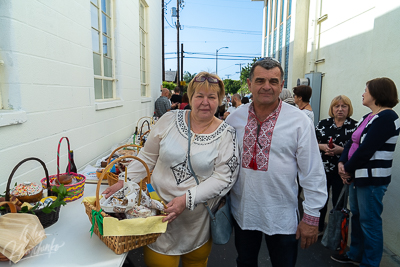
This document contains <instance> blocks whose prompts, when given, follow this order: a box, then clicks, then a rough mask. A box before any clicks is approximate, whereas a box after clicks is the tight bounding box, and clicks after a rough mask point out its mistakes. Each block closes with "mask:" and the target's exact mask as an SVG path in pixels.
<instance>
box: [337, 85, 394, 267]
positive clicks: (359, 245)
mask: <svg viewBox="0 0 400 267" xmlns="http://www.w3.org/2000/svg"><path fill="white" fill-rule="evenodd" d="M398 102H399V100H398V95H397V89H396V85H395V84H394V82H393V81H392V80H390V79H389V78H376V79H373V80H371V81H368V82H367V87H366V88H365V92H364V94H363V105H364V106H366V107H368V108H370V109H371V113H369V114H367V115H365V116H364V117H363V118H362V120H361V121H360V122H359V124H358V128H357V130H356V131H355V132H354V133H353V135H352V137H351V140H350V142H348V143H347V145H346V146H345V148H344V150H343V153H342V156H341V157H340V159H339V164H338V167H339V174H340V177H341V178H342V180H343V183H345V184H349V185H350V184H351V186H350V187H349V192H350V196H349V199H350V210H351V213H352V214H353V215H352V217H351V220H352V221H351V225H352V229H351V244H350V250H349V251H348V252H347V254H342V255H336V256H332V259H334V260H336V261H338V262H341V263H353V264H355V265H358V264H360V266H379V264H380V261H381V259H382V252H383V232H382V218H381V214H382V211H383V202H382V201H383V196H384V194H385V192H386V190H387V187H388V185H389V183H390V180H391V170H392V162H393V153H394V150H395V147H396V142H397V138H398V136H399V127H400V121H399V117H398V116H397V114H396V112H394V111H393V110H392V108H393V107H395V106H396V105H397V103H398Z"/></svg>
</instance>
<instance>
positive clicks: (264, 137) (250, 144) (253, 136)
mask: <svg viewBox="0 0 400 267" xmlns="http://www.w3.org/2000/svg"><path fill="white" fill-rule="evenodd" d="M281 107H282V101H279V105H278V107H277V108H276V109H275V110H274V111H273V112H272V113H271V114H270V115H269V116H268V117H267V118H266V119H265V120H264V121H263V122H262V124H261V127H260V132H259V134H258V140H257V119H256V114H255V112H254V107H253V104H251V105H250V107H249V116H248V118H247V124H246V126H245V128H244V137H243V156H242V167H243V168H247V169H252V166H249V164H250V162H251V160H252V158H253V155H255V162H256V166H257V170H260V171H268V162H269V151H270V148H271V141H272V133H273V132H274V128H275V124H276V121H277V120H278V116H279V113H280V111H281ZM254 150H255V151H254Z"/></svg>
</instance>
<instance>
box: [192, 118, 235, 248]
mask: <svg viewBox="0 0 400 267" xmlns="http://www.w3.org/2000/svg"><path fill="white" fill-rule="evenodd" d="M188 128H189V129H188V166H189V169H190V172H191V173H192V175H193V177H194V179H195V180H196V183H197V184H199V180H198V179H197V176H196V174H195V173H194V171H193V168H192V164H191V162H190V143H191V142H190V141H191V131H190V111H189V115H188ZM204 206H205V207H206V209H207V211H208V213H209V214H210V217H211V221H210V226H211V237H212V240H213V243H214V244H216V245H224V244H226V243H228V241H229V239H230V238H231V234H232V229H233V223H232V214H231V209H230V198H229V195H226V196H224V197H222V198H221V200H220V202H219V203H218V205H217V210H216V211H215V212H212V211H211V209H210V207H209V206H208V203H207V201H206V202H205V203H204Z"/></svg>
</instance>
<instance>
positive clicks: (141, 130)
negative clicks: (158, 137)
mask: <svg viewBox="0 0 400 267" xmlns="http://www.w3.org/2000/svg"><path fill="white" fill-rule="evenodd" d="M145 122H147V131H150V123H149V121H148V120H144V121H143V122H142V126H141V127H140V135H142V134H143V126H144V123H145Z"/></svg>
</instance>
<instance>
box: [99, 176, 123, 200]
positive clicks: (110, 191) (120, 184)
mask: <svg viewBox="0 0 400 267" xmlns="http://www.w3.org/2000/svg"><path fill="white" fill-rule="evenodd" d="M123 186H124V181H122V180H119V181H118V182H117V183H115V184H113V185H112V186H110V187H108V188H107V189H106V190H104V191H103V193H101V194H102V195H104V194H106V199H107V198H109V197H110V196H111V195H112V194H114V193H115V192H117V191H118V190H120V189H121V188H122V187H123Z"/></svg>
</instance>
